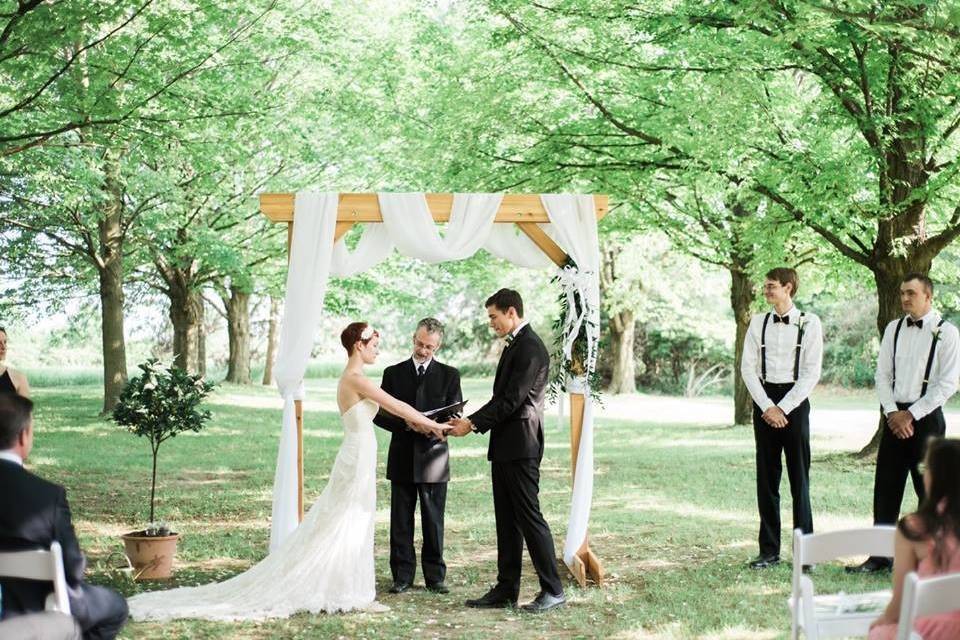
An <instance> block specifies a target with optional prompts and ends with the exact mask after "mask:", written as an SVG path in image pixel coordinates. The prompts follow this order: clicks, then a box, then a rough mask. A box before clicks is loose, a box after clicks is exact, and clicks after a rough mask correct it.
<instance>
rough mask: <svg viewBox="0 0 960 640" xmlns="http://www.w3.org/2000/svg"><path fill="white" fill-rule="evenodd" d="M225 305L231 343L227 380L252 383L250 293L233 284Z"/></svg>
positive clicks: (224, 299) (225, 299)
mask: <svg viewBox="0 0 960 640" xmlns="http://www.w3.org/2000/svg"><path fill="white" fill-rule="evenodd" d="M223 305H224V307H225V308H226V310H227V336H228V339H229V343H230V354H229V358H228V361H227V377H226V382H233V383H234V384H250V383H251V380H250V293H249V292H247V291H241V290H240V289H239V288H238V287H235V286H233V285H231V287H230V296H229V297H227V296H223ZM272 310H273V308H272V306H271V311H272ZM272 319H273V318H272V316H271V320H272ZM272 329H273V326H272V325H271V330H272ZM268 350H269V349H268Z"/></svg>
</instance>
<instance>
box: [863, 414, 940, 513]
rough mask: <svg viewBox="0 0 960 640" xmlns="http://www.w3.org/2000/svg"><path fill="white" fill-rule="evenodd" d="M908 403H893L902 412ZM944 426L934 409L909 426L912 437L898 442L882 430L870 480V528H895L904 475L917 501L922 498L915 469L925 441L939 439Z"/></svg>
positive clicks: (887, 429)
mask: <svg viewBox="0 0 960 640" xmlns="http://www.w3.org/2000/svg"><path fill="white" fill-rule="evenodd" d="M909 406H910V404H909V403H904V404H901V403H897V408H899V409H900V410H901V411H903V410H906V409H907V408H908V407H909ZM946 430H947V423H946V421H945V420H944V418H943V411H942V410H941V409H940V408H939V407H938V408H937V409H936V410H934V411H931V412H930V413H928V414H927V415H925V416H923V418H921V419H920V420H914V422H913V435H912V436H910V437H909V438H906V439H903V440H901V439H900V438H898V437H897V436H895V435H893V432H892V431H890V428H889V427H885V428H884V430H883V434H882V435H881V436H880V449H879V450H878V451H877V469H876V474H875V475H874V478H873V522H874V524H888V525H889V524H896V522H897V520H898V519H899V517H900V505H901V504H902V502H903V491H904V488H905V486H906V482H907V475H908V474H909V475H910V478H911V479H912V480H913V490H914V491H915V492H916V494H917V500H918V502H919V501H922V500H923V496H924V488H923V474H922V473H920V471H919V469H918V468H917V465H918V464H919V463H920V462H922V461H923V456H924V455H925V454H926V450H927V439H928V438H930V437H931V436H938V437H941V438H942V437H943V435H944V433H945V432H946Z"/></svg>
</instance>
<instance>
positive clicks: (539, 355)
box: [470, 325, 550, 462]
mask: <svg viewBox="0 0 960 640" xmlns="http://www.w3.org/2000/svg"><path fill="white" fill-rule="evenodd" d="M549 374H550V355H549V354H548V353H547V348H546V347H545V346H544V344H543V340H541V339H540V336H538V335H537V334H536V333H535V332H534V330H533V329H532V328H531V327H530V325H526V326H524V327H523V328H522V329H520V331H519V332H518V333H517V335H516V337H515V338H514V339H513V341H512V342H511V343H510V344H509V345H507V347H506V348H505V349H504V350H503V353H501V354H500V362H499V364H498V365H497V375H496V377H495V378H494V380H493V398H491V399H490V401H489V402H488V403H487V404H485V405H483V406H482V407H480V409H478V410H477V412H476V413H474V414H473V415H471V416H470V421H471V422H473V424H474V425H475V426H476V427H477V430H478V431H479V432H480V433H486V432H487V431H489V432H490V444H489V446H488V447H487V459H488V460H490V461H492V462H507V461H510V460H523V459H526V458H533V459H536V460H540V459H541V458H542V457H543V399H544V396H545V395H546V389H547V381H548V378H549Z"/></svg>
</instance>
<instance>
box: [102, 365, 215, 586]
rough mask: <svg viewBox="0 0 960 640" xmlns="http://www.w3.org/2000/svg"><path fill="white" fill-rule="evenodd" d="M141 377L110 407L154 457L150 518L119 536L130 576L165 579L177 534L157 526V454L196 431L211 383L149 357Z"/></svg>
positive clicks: (203, 420) (202, 419)
mask: <svg viewBox="0 0 960 640" xmlns="http://www.w3.org/2000/svg"><path fill="white" fill-rule="evenodd" d="M139 368H140V370H141V371H142V373H141V375H139V376H136V377H134V378H131V379H130V380H129V382H127V384H126V386H125V387H124V388H123V392H122V393H121V394H120V399H119V401H118V402H117V405H116V407H115V408H114V410H113V420H114V422H116V423H117V424H118V425H120V426H122V427H124V428H125V429H126V430H127V431H129V432H130V433H133V434H134V435H137V436H142V437H145V438H146V439H147V440H148V442H149V443H150V452H151V454H152V455H153V471H152V474H151V476H150V521H149V524H148V525H147V526H146V527H145V528H144V529H142V530H139V531H131V532H130V533H127V534H124V535H123V536H121V537H122V538H123V541H124V546H125V548H126V553H127V557H128V558H129V559H130V563H131V564H132V565H133V568H134V579H143V580H149V579H160V578H169V577H170V573H171V569H172V566H173V556H174V554H175V553H176V551H177V540H178V539H179V538H180V534H178V533H175V532H171V531H170V530H169V529H168V528H167V527H166V525H162V524H157V519H156V504H155V498H156V489H157V453H158V452H159V450H160V445H161V444H163V443H164V442H165V441H167V440H169V439H170V438H173V437H176V435H177V434H178V433H182V432H184V431H200V429H202V428H203V426H204V424H205V423H206V422H207V420H209V419H210V412H209V411H206V410H203V409H201V408H200V405H201V403H202V402H203V400H204V398H206V396H207V394H209V393H210V391H211V390H212V389H213V385H212V384H210V383H208V382H206V381H205V380H204V379H203V378H202V377H201V376H199V375H190V374H189V373H187V372H186V371H184V370H183V369H181V368H179V367H176V366H173V365H171V366H169V367H164V366H163V365H162V364H161V363H160V362H159V361H158V360H156V359H150V360H147V361H146V362H144V363H143V364H141V365H140V367H139Z"/></svg>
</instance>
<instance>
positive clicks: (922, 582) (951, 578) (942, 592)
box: [897, 571, 960, 640]
mask: <svg viewBox="0 0 960 640" xmlns="http://www.w3.org/2000/svg"><path fill="white" fill-rule="evenodd" d="M950 611H960V573H951V574H948V575H944V576H934V577H931V578H921V577H920V576H918V575H917V572H916V571H911V572H910V573H908V574H907V577H906V578H904V581H903V600H902V601H901V602H900V623H899V624H898V625H897V640H922V637H921V636H920V634H919V633H917V632H916V631H914V630H913V625H914V623H915V622H916V621H917V618H921V617H923V616H932V615H936V614H938V613H949V612H950Z"/></svg>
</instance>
